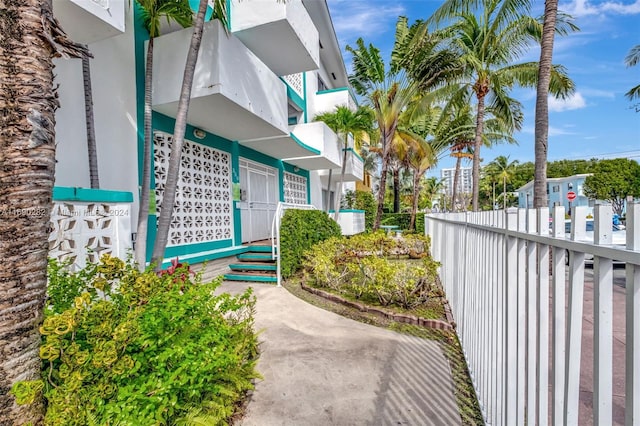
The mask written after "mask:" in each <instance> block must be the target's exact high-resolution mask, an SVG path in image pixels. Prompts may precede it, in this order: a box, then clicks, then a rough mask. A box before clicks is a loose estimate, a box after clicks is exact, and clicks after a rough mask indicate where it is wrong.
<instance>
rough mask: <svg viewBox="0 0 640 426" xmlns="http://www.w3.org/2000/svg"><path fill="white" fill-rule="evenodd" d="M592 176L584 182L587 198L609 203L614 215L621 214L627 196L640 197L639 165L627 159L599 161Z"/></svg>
mask: <svg viewBox="0 0 640 426" xmlns="http://www.w3.org/2000/svg"><path fill="white" fill-rule="evenodd" d="M592 172H593V175H591V176H587V178H586V179H585V181H584V194H585V195H586V196H587V197H589V198H595V199H598V200H606V201H609V202H611V205H612V206H613V211H614V213H617V214H621V213H622V208H623V206H624V200H625V199H626V198H627V196H629V195H631V196H634V197H640V164H638V162H636V161H633V160H630V159H628V158H616V159H613V160H600V161H599V162H597V163H596V165H595V166H594V168H593V170H592Z"/></svg>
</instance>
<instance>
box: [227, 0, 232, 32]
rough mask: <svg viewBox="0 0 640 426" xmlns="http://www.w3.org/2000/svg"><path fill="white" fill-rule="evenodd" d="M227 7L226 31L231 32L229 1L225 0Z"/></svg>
mask: <svg viewBox="0 0 640 426" xmlns="http://www.w3.org/2000/svg"><path fill="white" fill-rule="evenodd" d="M226 7H227V29H228V30H229V31H231V0H226Z"/></svg>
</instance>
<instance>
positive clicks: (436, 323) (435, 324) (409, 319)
mask: <svg viewBox="0 0 640 426" xmlns="http://www.w3.org/2000/svg"><path fill="white" fill-rule="evenodd" d="M300 287H301V288H302V289H303V290H305V291H308V292H309V293H313V294H315V295H316V296H320V297H322V298H324V299H327V300H330V301H332V302H336V303H340V304H341V305H345V306H348V307H350V308H354V309H357V310H359V311H360V312H367V313H373V314H376V315H380V316H383V317H385V318H387V319H390V320H393V321H397V322H402V323H405V324H412V325H418V326H422V327H427V328H433V329H436V330H447V331H453V330H454V327H455V323H453V322H452V321H451V320H450V319H449V318H450V317H451V319H453V316H452V315H451V309H450V308H449V303H446V301H445V304H444V307H445V316H446V317H447V321H442V320H434V319H427V318H422V317H419V316H416V315H405V314H399V313H395V312H391V311H387V310H386V309H382V308H376V307H370V306H366V305H363V304H360V303H357V302H352V301H351V300H346V299H343V298H342V297H340V296H338V295H335V294H333V293H329V292H326V291H323V290H320V289H318V288H313V287H309V286H308V285H306V284H305V283H304V282H302V281H301V282H300Z"/></svg>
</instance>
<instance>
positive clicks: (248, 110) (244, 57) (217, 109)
mask: <svg viewBox="0 0 640 426" xmlns="http://www.w3.org/2000/svg"><path fill="white" fill-rule="evenodd" d="M192 31H193V30H192V29H189V28H187V29H184V30H180V31H176V32H173V33H170V34H166V35H163V36H161V37H158V38H157V39H156V41H155V45H154V60H153V102H154V104H153V109H154V110H155V111H157V112H160V113H162V114H165V115H168V116H170V117H174V118H175V116H176V112H177V108H178V99H179V96H180V88H181V85H182V74H183V72H184V64H185V62H186V58H187V51H188V46H189V42H190V40H191V33H192ZM202 47H203V48H202V49H200V53H199V56H198V61H197V64H196V70H195V77H194V81H193V88H192V90H191V105H190V106H189V116H188V120H187V121H188V122H189V124H191V125H193V126H196V127H199V128H201V129H204V130H206V131H209V132H211V133H214V134H216V135H218V136H222V137H224V138H226V139H229V140H246V139H256V138H265V137H274V136H287V137H288V135H289V131H288V127H287V91H286V86H285V84H284V83H283V82H282V80H280V79H279V78H278V77H277V76H276V75H275V74H274V73H273V72H272V71H271V70H270V69H269V68H268V67H267V66H266V65H265V64H264V63H262V61H260V59H258V58H257V57H256V56H255V55H254V54H253V53H252V52H251V51H250V50H249V49H247V48H246V47H245V46H244V45H243V44H242V42H241V41H240V40H238V39H237V38H236V37H235V36H233V35H227V34H226V33H225V30H224V28H223V27H222V25H221V24H220V22H219V21H218V20H215V21H210V22H207V23H206V24H205V26H204V33H203V38H202Z"/></svg>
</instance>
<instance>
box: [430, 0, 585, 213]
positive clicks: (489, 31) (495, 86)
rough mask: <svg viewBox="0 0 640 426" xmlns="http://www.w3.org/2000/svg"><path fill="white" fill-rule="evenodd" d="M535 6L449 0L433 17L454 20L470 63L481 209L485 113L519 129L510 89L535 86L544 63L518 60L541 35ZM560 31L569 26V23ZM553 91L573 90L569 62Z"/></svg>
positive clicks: (467, 86) (554, 72)
mask: <svg viewBox="0 0 640 426" xmlns="http://www.w3.org/2000/svg"><path fill="white" fill-rule="evenodd" d="M529 7H530V5H529V2H528V1H508V0H476V1H471V0H447V1H445V2H444V4H442V6H440V7H439V8H438V9H437V10H436V12H434V14H433V15H432V17H431V18H430V22H434V23H440V22H442V21H444V20H449V19H453V20H454V21H453V23H452V24H451V25H450V26H449V27H448V32H449V35H450V40H451V44H452V48H453V49H455V50H457V52H458V54H459V55H460V60H461V61H462V62H463V64H464V65H465V74H464V77H463V80H462V81H463V82H464V84H462V86H461V90H464V91H466V92H471V93H473V95H474V96H475V98H476V130H475V142H474V150H473V167H472V169H473V171H472V176H473V187H474V189H473V198H472V208H473V210H478V195H479V186H478V185H479V178H480V148H481V146H482V137H483V136H482V135H483V133H484V124H485V117H486V116H487V114H488V113H489V114H491V115H492V116H493V117H496V118H498V119H499V120H500V121H501V122H502V124H503V126H505V127H504V128H505V130H509V131H514V130H519V129H520V127H521V125H522V119H523V118H522V108H521V104H520V103H519V102H518V101H516V100H515V99H513V98H512V97H510V96H509V90H510V89H511V88H512V87H513V86H514V85H515V84H519V85H520V86H523V87H534V86H535V85H536V83H537V79H538V63H536V62H528V63H516V60H517V59H518V58H519V57H520V56H521V55H522V54H523V53H524V52H525V50H526V49H527V48H528V46H529V44H530V43H531V42H535V41H537V40H538V39H539V38H540V33H541V25H540V23H539V22H538V21H537V20H536V19H534V18H533V17H531V16H529V15H527V13H528V11H529ZM557 30H558V31H566V29H565V28H560V29H557ZM549 90H550V92H551V93H552V94H553V95H555V96H559V97H562V98H564V97H566V96H568V95H569V94H571V93H572V92H573V90H574V85H573V82H572V81H571V80H570V79H569V77H568V76H567V74H566V72H565V69H564V67H562V66H559V65H554V66H552V69H551V79H550V89H549ZM489 110H490V111H489Z"/></svg>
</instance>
